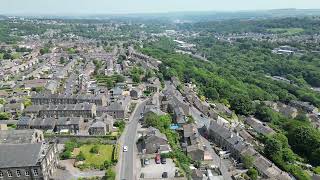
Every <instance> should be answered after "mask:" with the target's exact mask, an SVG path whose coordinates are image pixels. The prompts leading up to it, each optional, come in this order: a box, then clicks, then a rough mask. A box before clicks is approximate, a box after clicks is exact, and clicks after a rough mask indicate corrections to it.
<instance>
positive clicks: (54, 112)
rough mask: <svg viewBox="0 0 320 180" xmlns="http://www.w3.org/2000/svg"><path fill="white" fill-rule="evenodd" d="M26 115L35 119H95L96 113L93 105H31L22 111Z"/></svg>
mask: <svg viewBox="0 0 320 180" xmlns="http://www.w3.org/2000/svg"><path fill="white" fill-rule="evenodd" d="M24 113H25V114H26V115H32V116H37V117H42V118H44V117H54V118H58V117H83V118H95V117H96V114H97V111H96V105H95V104H89V103H81V104H59V105H52V104H50V105H32V106H29V107H27V108H26V109H25V110H24Z"/></svg>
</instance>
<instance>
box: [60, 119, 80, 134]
mask: <svg viewBox="0 0 320 180" xmlns="http://www.w3.org/2000/svg"><path fill="white" fill-rule="evenodd" d="M83 126H84V119H83V118H82V117H59V118H58V119H57V122H56V127H55V131H56V132H61V131H62V130H68V132H69V133H71V134H78V133H79V131H80V130H81V129H82V128H83Z"/></svg>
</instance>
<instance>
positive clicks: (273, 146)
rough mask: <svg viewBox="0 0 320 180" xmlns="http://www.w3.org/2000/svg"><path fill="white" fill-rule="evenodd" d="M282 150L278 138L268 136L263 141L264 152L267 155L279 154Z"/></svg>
mask: <svg viewBox="0 0 320 180" xmlns="http://www.w3.org/2000/svg"><path fill="white" fill-rule="evenodd" d="M281 151H282V144H281V142H280V141H279V140H277V139H274V138H268V139H267V140H266V143H265V148H264V153H265V154H266V156H267V157H269V158H270V157H273V156H276V155H279V154H280V153H281Z"/></svg>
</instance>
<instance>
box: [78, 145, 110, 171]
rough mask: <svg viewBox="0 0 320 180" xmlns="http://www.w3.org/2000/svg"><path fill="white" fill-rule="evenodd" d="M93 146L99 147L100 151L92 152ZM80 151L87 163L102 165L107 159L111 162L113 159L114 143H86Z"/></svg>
mask: <svg viewBox="0 0 320 180" xmlns="http://www.w3.org/2000/svg"><path fill="white" fill-rule="evenodd" d="M93 146H97V147H98V153H91V152H90V150H91V149H92V147H93ZM80 152H82V153H83V155H84V157H85V161H84V162H85V163H86V164H91V165H93V166H101V165H103V163H104V162H105V161H109V162H111V160H112V152H113V146H112V145H102V144H99V145H94V144H86V145H83V146H81V147H80Z"/></svg>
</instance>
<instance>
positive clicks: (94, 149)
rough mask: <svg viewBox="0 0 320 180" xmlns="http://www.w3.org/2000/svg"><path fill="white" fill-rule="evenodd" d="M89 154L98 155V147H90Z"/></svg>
mask: <svg viewBox="0 0 320 180" xmlns="http://www.w3.org/2000/svg"><path fill="white" fill-rule="evenodd" d="M90 153H92V154H98V153H99V146H97V145H94V146H92V148H91V149H90Z"/></svg>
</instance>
